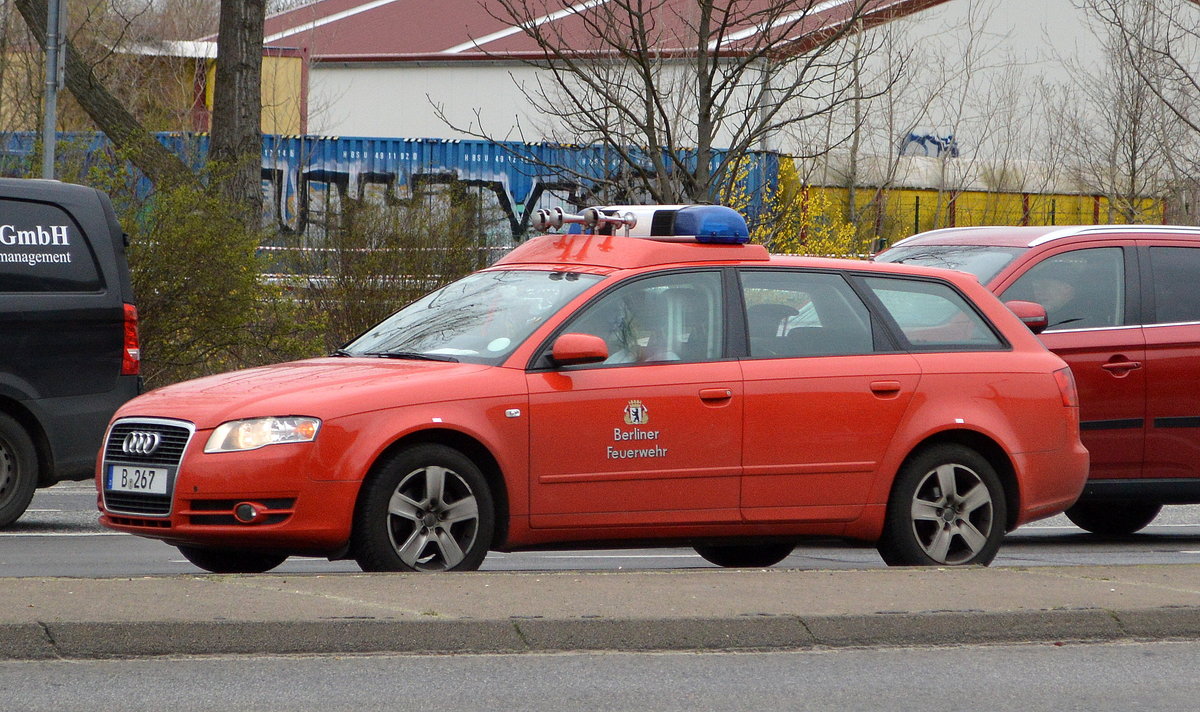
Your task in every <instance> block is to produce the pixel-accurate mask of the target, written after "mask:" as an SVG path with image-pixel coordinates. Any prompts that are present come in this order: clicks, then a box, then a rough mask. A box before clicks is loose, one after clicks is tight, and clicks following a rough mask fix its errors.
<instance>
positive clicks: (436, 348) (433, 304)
mask: <svg viewBox="0 0 1200 712" xmlns="http://www.w3.org/2000/svg"><path fill="white" fill-rule="evenodd" d="M600 279H602V278H601V277H598V276H596V275H590V274H576V273H573V272H544V271H533V270H496V271H489V272H477V273H475V274H472V275H468V276H467V277H464V278H463V279H460V280H458V281H457V282H454V283H452V284H449V285H447V286H445V287H442V288H441V289H439V290H437V291H435V292H432V293H431V294H428V295H426V296H425V297H422V298H421V299H419V300H417V301H415V302H413V303H412V304H409V305H408V306H406V307H404V308H403V309H401V310H400V311H398V312H396V313H395V314H393V315H392V316H390V317H388V318H387V319H385V320H384V321H383V322H381V323H380V324H378V325H377V326H375V327H373V328H371V329H370V330H368V331H367V332H366V333H365V334H363V335H362V336H360V337H358V338H357V339H355V340H354V341H352V342H350V343H349V344H347V345H346V346H345V347H344V348H343V349H342V350H341V351H340V352H339V353H342V354H344V355H348V356H379V357H388V358H427V359H434V360H443V361H467V362H471V363H491V364H495V363H499V362H501V361H503V360H504V358H506V357H507V356H508V355H509V354H510V353H512V351H513V349H515V348H516V347H517V346H518V345H520V343H521V342H522V341H524V340H525V339H526V338H528V337H529V335H530V334H532V333H533V331H534V330H535V329H537V327H539V326H541V325H542V324H543V323H544V322H545V321H546V320H547V319H549V318H550V317H551V316H552V315H553V314H555V313H556V312H557V311H558V310H559V309H562V308H563V307H564V306H565V305H566V304H567V302H569V301H571V300H572V299H574V298H575V297H576V296H578V295H579V294H581V293H582V292H583V291H584V290H585V289H587V288H588V287H590V286H592V285H593V284H595V283H596V282H598V281H599V280H600Z"/></svg>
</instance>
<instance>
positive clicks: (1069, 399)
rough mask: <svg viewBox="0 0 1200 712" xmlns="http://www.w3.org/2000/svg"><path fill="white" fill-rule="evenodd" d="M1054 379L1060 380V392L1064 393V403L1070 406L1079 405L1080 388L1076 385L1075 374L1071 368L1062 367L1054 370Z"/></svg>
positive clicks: (1075, 406)
mask: <svg viewBox="0 0 1200 712" xmlns="http://www.w3.org/2000/svg"><path fill="white" fill-rule="evenodd" d="M1054 380H1055V381H1057V382H1058V392H1059V393H1061V394H1062V404H1063V405H1064V406H1066V407H1068V408H1078V407H1079V389H1077V388H1076V387H1075V376H1074V375H1072V373H1071V369H1070V368H1060V369H1058V370H1057V371H1055V372H1054Z"/></svg>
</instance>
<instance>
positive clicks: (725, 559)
mask: <svg viewBox="0 0 1200 712" xmlns="http://www.w3.org/2000/svg"><path fill="white" fill-rule="evenodd" d="M794 548H796V546H795V545H794V544H729V545H724V546H697V547H696V553H697V554H699V555H700V556H701V557H702V558H703V559H704V560H705V561H707V562H709V563H711V564H716V565H717V566H724V567H725V568H727V569H738V568H752V569H758V568H764V567H767V566H774V565H775V564H778V563H779V562H780V561H783V560H784V559H786V558H787V557H788V554H790V553H792V549H794Z"/></svg>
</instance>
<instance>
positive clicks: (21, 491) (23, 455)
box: [0, 413, 38, 528]
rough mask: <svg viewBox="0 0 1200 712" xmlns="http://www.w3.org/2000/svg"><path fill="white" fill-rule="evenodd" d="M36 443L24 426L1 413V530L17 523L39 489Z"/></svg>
mask: <svg viewBox="0 0 1200 712" xmlns="http://www.w3.org/2000/svg"><path fill="white" fill-rule="evenodd" d="M37 479H38V462H37V451H36V450H34V448H33V441H32V440H30V439H29V435H28V434H27V433H26V432H25V429H24V428H22V427H21V424H20V423H18V422H17V421H15V420H13V419H12V418H10V417H8V416H7V415H5V414H3V413H0V528H2V527H6V526H8V525H9V524H12V523H13V522H15V521H17V519H19V518H20V517H21V515H22V514H24V513H25V510H26V509H27V508H28V507H29V502H30V501H31V500H32V499H33V492H34V490H35V489H37Z"/></svg>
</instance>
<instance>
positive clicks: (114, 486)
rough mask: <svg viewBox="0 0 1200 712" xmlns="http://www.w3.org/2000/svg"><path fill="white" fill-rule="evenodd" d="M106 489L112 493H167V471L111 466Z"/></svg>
mask: <svg viewBox="0 0 1200 712" xmlns="http://www.w3.org/2000/svg"><path fill="white" fill-rule="evenodd" d="M104 488H105V489H107V490H109V491H111V492H141V493H145V494H166V493H167V470H165V469H164V468H161V467H129V466H127V465H109V467H108V479H107V481H106V482H105V483H104Z"/></svg>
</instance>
